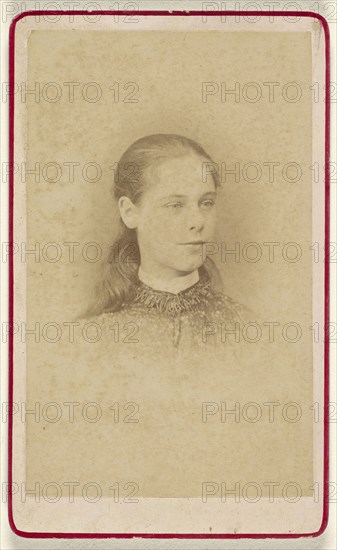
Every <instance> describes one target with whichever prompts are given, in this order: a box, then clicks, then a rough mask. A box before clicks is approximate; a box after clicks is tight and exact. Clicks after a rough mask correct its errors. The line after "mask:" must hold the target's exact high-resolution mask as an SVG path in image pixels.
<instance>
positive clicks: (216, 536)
mask: <svg viewBox="0 0 337 550" xmlns="http://www.w3.org/2000/svg"><path fill="white" fill-rule="evenodd" d="M37 15H40V16H50V15H67V16H73V15H86V16H96V15H128V16H137V15H140V16H143V15H145V16H168V17H176V16H181V17H186V16H192V17H195V16H207V17H214V16H245V17H250V16H260V17H266V16H272V17H309V18H313V19H318V20H319V21H320V22H321V23H322V26H323V29H324V35H325V63H326V70H325V225H324V228H325V258H324V266H325V270H324V323H325V331H324V332H325V340H324V463H323V464H324V481H323V484H324V491H323V519H322V524H321V526H320V528H319V530H318V531H316V532H314V533H297V534H296V533H284V534H280V533H274V534H269V533H263V534H262V533H261V534H257V533H242V534H196V533H185V534H181V533H176V534H174V533H152V534H149V533H38V532H28V531H27V532H26V531H20V530H19V529H17V528H16V526H15V523H14V519H13V491H12V488H13V487H12V480H13V368H14V366H13V343H14V331H13V322H14V318H13V312H14V256H13V244H14V241H13V223H14V105H15V102H14V94H15V87H14V85H15V56H14V54H15V29H16V25H17V23H18V22H19V21H20V19H23V18H24V17H32V16H37ZM9 86H10V88H9V90H10V91H9V170H10V173H9V248H10V251H9V324H10V326H9V388H8V394H9V395H8V401H9V423H8V483H9V488H8V490H9V494H8V521H9V525H10V527H11V529H12V531H13V532H14V533H15V534H16V535H18V536H21V537H25V538H40V539H45V538H69V539H76V538H78V539H85V538H90V539H91V538H97V539H103V538H134V537H139V538H144V539H146V538H149V539H151V538H153V539H170V538H175V539H226V538H227V539H242V538H249V539H265V538H279V539H288V538H303V537H317V536H319V535H321V534H322V533H323V532H324V531H325V529H326V527H327V525H328V514H329V485H328V483H329V419H328V403H329V335H328V332H329V331H328V330H327V327H328V326H329V318H330V312H329V291H330V284H329V283H330V280H329V274H330V269H329V267H330V266H329V239H330V202H329V201H330V170H329V160H330V33H329V24H328V22H327V20H326V19H325V18H324V17H323V16H322V15H320V14H316V13H314V12H310V11H304V12H296V11H274V12H272V11H245V12H243V11H235V10H229V11H212V12H207V11H188V12H184V11H150V10H149V11H147V10H145V11H125V10H121V11H118V10H117V11H104V10H102V11H82V10H74V11H63V10H51V11H47V10H35V11H26V12H23V13H21V14H19V15H18V16H16V17H15V18H14V19H13V21H12V23H11V25H10V29H9Z"/></svg>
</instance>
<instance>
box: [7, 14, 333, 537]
mask: <svg viewBox="0 0 337 550" xmlns="http://www.w3.org/2000/svg"><path fill="white" fill-rule="evenodd" d="M130 17H131V16H130ZM130 17H126V16H125V17H122V16H116V15H115V16H114V15H105V16H102V17H101V18H100V20H99V21H97V22H96V23H94V24H93V23H92V21H91V20H90V17H89V16H86V18H84V17H82V16H80V15H79V16H75V17H74V20H73V21H69V18H68V17H60V20H59V22H57V23H48V22H47V21H43V20H40V21H36V19H35V18H34V16H27V17H26V18H23V19H21V20H19V21H18V22H17V24H16V27H15V49H14V80H15V91H16V93H15V97H14V103H15V111H14V162H15V169H14V172H15V174H14V210H13V212H14V237H13V240H14V243H15V245H14V319H13V320H14V332H15V335H14V361H13V375H14V395H13V400H14V413H15V414H14V416H13V456H12V463H13V482H14V484H16V485H15V488H16V490H15V491H14V494H13V521H14V523H15V526H16V528H17V529H18V530H19V531H21V532H35V533H58V534H61V533H63V534H71V533H82V534H85V533H87V534H91V535H93V534H102V533H104V534H110V535H111V534H140V533H143V534H144V533H148V534H164V533H166V534H180V535H182V534H186V533H187V534H192V535H193V534H195V535H196V534H202V535H233V534H235V535H238V536H242V535H243V534H247V533H248V534H249V533H250V534H252V533H253V534H260V533H262V534H270V535H273V534H307V533H315V532H317V531H319V529H320V528H321V525H322V523H323V509H324V502H323V479H324V467H323V465H324V415H323V407H324V399H325V398H326V395H325V394H324V380H325V373H326V371H325V369H326V368H327V365H326V363H325V361H324V358H325V359H326V356H324V345H325V339H324V330H325V328H326V327H325V322H326V319H325V317H324V300H325V293H326V292H327V289H326V288H325V272H324V263H323V261H322V257H323V247H324V242H325V241H324V240H325V238H326V234H325V217H326V211H325V188H324V166H325V157H324V154H325V147H326V134H325V126H326V119H325V114H326V113H325V106H326V104H325V103H324V82H325V80H324V79H325V74H326V73H325V72H326V63H327V58H326V54H327V49H326V48H327V44H326V40H327V36H326V34H325V30H324V28H323V24H322V21H321V20H319V19H317V18H315V17H300V18H299V20H298V21H297V22H296V24H294V23H293V22H289V21H286V20H285V19H284V18H277V17H275V18H274V20H273V21H270V20H269V18H267V17H266V18H263V17H262V18H261V19H260V21H258V22H256V23H255V24H251V23H249V22H247V21H245V20H240V22H237V21H235V19H234V18H233V17H230V16H226V18H225V19H224V18H221V17H218V16H212V17H211V16H209V17H207V18H206V19H205V18H202V17H201V16H184V15H180V16H167V15H166V16H165V15H156V16H150V15H139V16H137V23H136V24H131V23H132V20H131V19H130ZM141 138H143V140H142V141H141V142H139V143H138V144H137V143H136V142H137V140H140V139H141ZM126 152H127V154H126V156H123V155H124V153H126ZM123 159H124V160H123ZM198 243H201V244H198ZM324 327H325V328H324Z"/></svg>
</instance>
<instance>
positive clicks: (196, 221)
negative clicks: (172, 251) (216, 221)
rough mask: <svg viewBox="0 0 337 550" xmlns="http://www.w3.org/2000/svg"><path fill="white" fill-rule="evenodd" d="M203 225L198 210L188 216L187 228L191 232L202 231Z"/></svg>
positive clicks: (202, 219) (201, 216)
mask: <svg viewBox="0 0 337 550" xmlns="http://www.w3.org/2000/svg"><path fill="white" fill-rule="evenodd" d="M204 224H205V221H204V217H203V215H202V213H201V212H200V209H199V208H197V209H194V210H193V212H192V213H191V214H190V218H189V226H190V229H191V230H195V231H201V229H203V227H204Z"/></svg>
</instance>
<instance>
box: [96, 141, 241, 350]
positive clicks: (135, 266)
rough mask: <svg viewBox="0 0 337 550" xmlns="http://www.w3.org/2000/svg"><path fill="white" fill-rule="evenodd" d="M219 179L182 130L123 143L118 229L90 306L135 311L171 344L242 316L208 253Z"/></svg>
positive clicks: (109, 316) (131, 315)
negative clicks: (180, 133)
mask: <svg viewBox="0 0 337 550" xmlns="http://www.w3.org/2000/svg"><path fill="white" fill-rule="evenodd" d="M219 185H220V183H219V176H218V172H217V169H216V165H215V163H214V162H213V161H212V159H211V157H210V156H209V155H208V154H207V153H206V151H205V150H204V149H203V148H202V147H201V146H200V145H198V143H196V142H195V141H193V140H191V139H189V138H187V137H184V136H180V135H176V134H154V135H150V136H146V137H143V138H141V139H139V140H137V141H136V142H135V143H133V144H132V145H131V146H130V147H129V148H128V149H127V150H126V151H125V153H124V154H123V155H122V157H121V159H120V161H119V163H118V169H117V171H116V172H115V178H114V190H113V193H114V198H115V200H116V201H117V204H118V209H119V214H120V219H119V234H118V237H117V239H116V241H115V243H114V244H113V246H112V248H111V253H110V256H109V259H108V262H107V265H106V272H105V275H104V277H103V280H102V283H101V285H100V288H99V289H98V298H97V301H96V303H95V306H94V308H93V309H92V313H93V314H96V315H97V314H98V315H99V318H100V320H101V321H102V320H104V321H108V322H109V321H115V320H116V319H117V317H118V318H121V317H120V316H122V317H123V319H124V320H126V319H132V320H134V321H136V322H137V323H138V325H139V323H141V327H142V331H143V333H144V331H146V332H147V333H148V335H149V337H150V338H151V337H153V338H156V339H158V338H159V336H158V335H159V334H161V336H160V338H164V340H165V341H167V342H171V343H173V345H174V346H178V345H179V344H181V343H182V342H183V341H184V340H185V342H186V343H188V342H189V343H195V342H199V343H205V341H206V340H207V337H210V335H212V334H214V333H215V332H216V329H217V326H218V323H235V322H240V321H242V317H241V314H242V307H241V306H240V305H239V304H238V303H236V302H234V301H233V300H231V299H230V298H229V297H228V296H226V295H225V294H223V293H222V282H221V277H220V274H219V271H218V269H217V268H216V266H215V264H214V262H213V261H212V260H211V259H210V258H209V257H207V254H206V253H207V243H212V242H214V234H215V222H216V197H217V190H218V187H219ZM138 325H137V326H138ZM162 343H164V342H162Z"/></svg>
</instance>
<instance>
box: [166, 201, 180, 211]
mask: <svg viewBox="0 0 337 550" xmlns="http://www.w3.org/2000/svg"><path fill="white" fill-rule="evenodd" d="M181 206H182V204H181V202H171V203H170V204H167V205H166V208H171V210H179V208H181Z"/></svg>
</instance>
